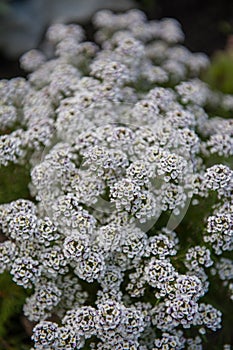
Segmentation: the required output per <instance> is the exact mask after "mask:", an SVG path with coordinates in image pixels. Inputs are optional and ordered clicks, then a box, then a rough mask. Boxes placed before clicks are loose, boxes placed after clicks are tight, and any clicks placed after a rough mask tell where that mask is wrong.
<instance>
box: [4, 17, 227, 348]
mask: <svg viewBox="0 0 233 350" xmlns="http://www.w3.org/2000/svg"><path fill="white" fill-rule="evenodd" d="M93 22H94V26H95V27H96V33H95V43H92V42H89V41H85V33H84V31H83V29H82V28H81V27H80V26H79V25H74V24H69V25H65V24H54V25H52V26H51V27H50V28H49V30H48V32H47V34H46V40H47V44H46V45H45V48H46V50H45V52H41V51H39V50H32V51H30V52H28V53H26V54H25V55H24V56H23V57H22V58H21V65H22V68H24V69H25V70H26V71H28V72H29V75H28V77H27V79H23V78H15V79H11V80H2V81H0V94H1V96H2V100H1V102H0V126H1V135H0V164H1V165H3V166H7V165H8V164H9V163H20V164H27V166H28V167H30V171H31V172H30V174H31V183H30V184H29V189H30V192H31V198H33V199H32V200H30V201H29V200H26V199H18V200H16V201H14V202H11V203H8V204H2V205H1V206H0V228H1V232H2V233H1V238H2V237H3V239H2V240H1V243H0V263H1V265H0V272H1V273H2V272H3V271H5V270H6V271H8V272H9V273H10V274H11V275H12V279H13V281H14V282H15V283H16V284H18V285H19V286H22V287H23V288H25V289H29V294H30V296H28V298H27V299H26V301H25V304H24V307H23V312H24V315H25V316H26V317H27V318H28V319H29V321H30V322H32V323H33V325H34V329H33V335H32V340H33V341H34V349H39V350H40V349H41V350H43V349H51V350H52V349H54V350H57V349H63V350H65V349H67V350H71V349H82V348H87V347H89V348H90V349H98V350H102V349H103V350H104V349H106V350H107V349H110V348H113V349H117V350H121V349H122V350H123V349H131V350H133V349H135V350H136V349H138V350H155V349H171V350H172V349H177V350H178V349H189V350H193V349H197V350H201V349H202V341H203V339H204V337H203V335H204V334H205V333H207V335H208V334H209V332H211V331H216V330H218V329H219V328H221V312H220V311H219V310H217V309H216V308H214V307H213V306H212V305H211V304H207V303H205V300H202V298H204V297H205V294H207V293H208V289H209V287H211V286H210V284H209V280H208V277H209V276H208V268H209V267H211V266H212V265H213V261H215V265H214V267H213V268H212V270H211V271H212V272H213V273H215V274H216V275H217V276H219V279H220V280H223V281H225V282H226V283H225V282H224V283H225V285H227V286H228V289H229V292H230V293H232V290H233V283H232V282H231V279H232V265H231V264H232V263H231V261H230V259H229V258H227V257H225V256H224V253H225V251H227V252H229V251H231V250H232V247H233V244H232V243H233V242H232V229H233V216H232V212H233V204H232V193H233V171H232V170H231V168H230V162H229V160H228V157H230V156H231V155H232V154H233V153H232V152H233V146H232V145H233V131H232V126H233V124H232V119H230V118H229V119H223V118H220V117H212V116H209V115H208V108H212V109H213V108H214V107H216V106H217V107H220V108H222V109H224V110H226V111H229V110H231V108H232V107H233V103H232V101H231V99H230V97H231V96H228V95H227V96H223V95H220V94H219V95H218V94H217V93H216V92H215V93H213V92H212V91H211V90H210V89H209V87H208V86H207V85H206V84H204V83H203V82H201V81H200V80H199V79H198V76H199V73H200V72H201V71H202V69H204V68H205V67H207V65H208V58H207V57H206V56H205V55H204V54H201V53H195V54H194V53H191V52H190V51H189V50H188V49H187V48H185V47H184V46H183V45H182V44H181V42H182V40H183V39H184V36H183V33H182V30H181V27H180V25H179V23H178V22H177V21H175V20H173V19H163V20H160V21H157V20H153V21H147V19H146V17H145V15H144V14H143V13H142V12H140V11H139V10H131V11H129V12H127V13H123V14H113V13H112V12H111V11H105V10H103V11H100V12H98V13H97V14H96V15H95V17H94V19H93ZM215 155H217V156H218V163H217V164H216V162H215V161H214V158H213V157H214V156H215ZM219 157H220V161H219ZM213 163H214V164H213ZM193 196H195V198H193ZM213 197H214V198H216V201H215V203H214V205H211V206H210V208H209V207H208V205H206V208H205V210H206V211H203V212H202V209H201V210H200V212H199V214H198V215H196V216H195V217H192V218H191V220H193V223H194V225H195V224H196V223H197V228H198V229H199V230H200V232H196V231H195V230H194V232H193V231H192V230H191V231H189V226H185V225H186V224H184V227H183V226H182V219H183V218H184V216H185V215H186V212H187V210H188V209H189V207H190V208H191V210H192V208H193V207H194V205H197V204H199V201H200V202H201V201H203V202H204V207H205V201H206V203H207V204H208V203H209V202H211V200H212V198H213ZM202 208H203V207H202ZM189 220H190V219H189ZM180 223H181V225H180ZM195 229H196V228H195ZM197 236H198V237H197ZM186 238H187V241H188V244H187V246H186V248H184V247H183V245H184V243H183V241H184V240H185V239H186ZM221 254H223V256H222V257H220V258H219V255H221ZM183 258H184V259H183ZM232 295H233V293H232V294H231V299H232V298H233V297H232Z"/></svg>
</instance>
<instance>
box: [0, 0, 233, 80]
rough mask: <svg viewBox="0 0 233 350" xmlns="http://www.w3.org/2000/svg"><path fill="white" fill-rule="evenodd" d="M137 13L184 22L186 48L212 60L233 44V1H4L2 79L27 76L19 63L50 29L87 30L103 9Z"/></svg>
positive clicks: (0, 5) (0, 1)
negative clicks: (71, 27) (60, 25)
mask: <svg viewBox="0 0 233 350" xmlns="http://www.w3.org/2000/svg"><path fill="white" fill-rule="evenodd" d="M132 7H138V8H140V9H142V10H143V11H145V12H146V14H147V16H148V17H149V19H160V18H162V17H174V18H176V19H177V20H179V21H180V23H181V24H182V27H183V30H184V33H185V37H186V39H185V42H184V45H185V46H187V47H188V48H189V49H190V50H191V51H202V52H205V53H207V54H208V55H209V56H213V55H214V54H215V53H216V52H217V51H219V50H223V49H224V48H225V47H226V45H227V42H230V43H232V40H229V38H231V35H232V34H233V1H232V0H205V1H203V0H188V1H187V0H173V1H171V0H117V1H115V0H0V78H10V77H14V76H18V75H23V74H24V73H23V72H22V71H20V69H19V66H18V58H19V56H20V55H21V54H22V53H24V52H25V51H27V50H29V49H31V48H36V47H39V46H40V44H41V42H42V38H43V35H44V33H45V31H46V29H47V28H48V26H49V24H51V23H54V22H65V23H69V22H77V23H82V24H83V25H85V26H86V27H87V28H88V27H89V23H90V19H91V17H92V15H93V13H94V12H95V11H96V10H98V9H101V8H110V9H112V10H115V11H124V10H126V9H129V8H132ZM89 32H90V30H89Z"/></svg>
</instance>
